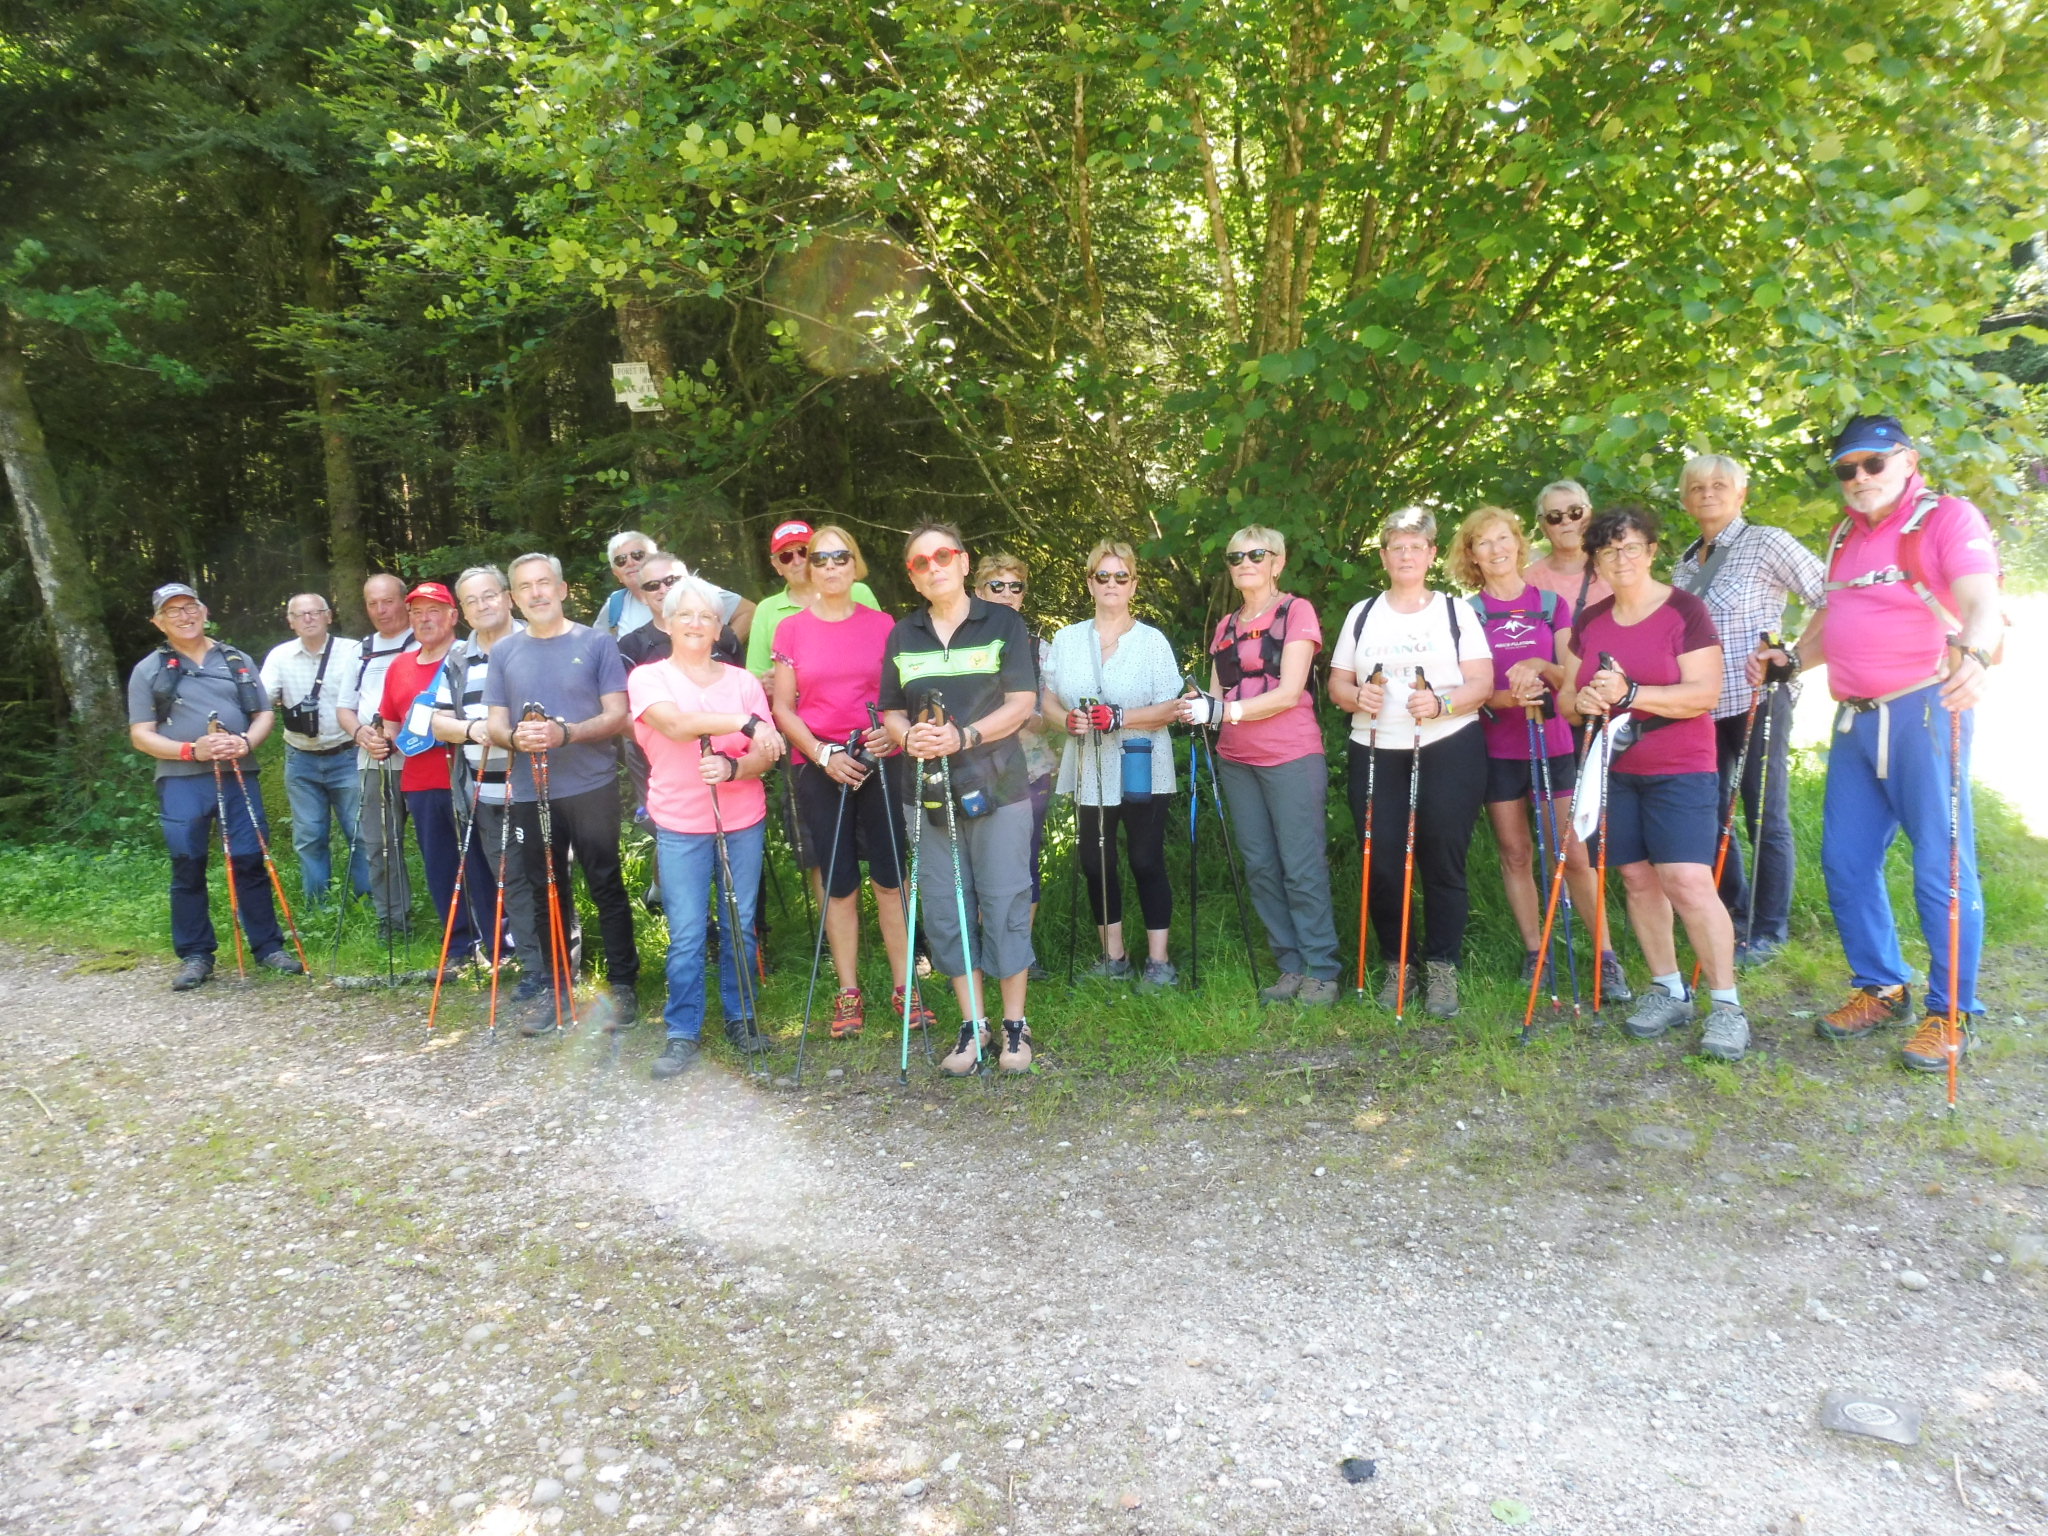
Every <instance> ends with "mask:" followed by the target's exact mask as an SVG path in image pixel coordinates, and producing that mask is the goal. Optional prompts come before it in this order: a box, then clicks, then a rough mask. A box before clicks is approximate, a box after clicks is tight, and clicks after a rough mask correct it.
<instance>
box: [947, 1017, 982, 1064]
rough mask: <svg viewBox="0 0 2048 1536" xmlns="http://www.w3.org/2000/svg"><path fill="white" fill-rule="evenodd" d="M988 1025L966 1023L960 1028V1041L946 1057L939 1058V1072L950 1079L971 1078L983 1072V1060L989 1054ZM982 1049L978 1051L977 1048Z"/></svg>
mask: <svg viewBox="0 0 2048 1536" xmlns="http://www.w3.org/2000/svg"><path fill="white" fill-rule="evenodd" d="M988 1042H989V1034H988V1025H987V1024H985V1023H982V1024H976V1023H971V1022H970V1023H966V1024H962V1025H961V1026H960V1039H959V1040H958V1042H957V1043H955V1045H954V1046H953V1049H952V1050H950V1051H948V1052H947V1053H946V1054H945V1055H944V1056H942V1057H940V1058H939V1070H940V1071H941V1072H944V1073H945V1074H946V1075H947V1076H949V1077H969V1076H972V1075H973V1074H974V1073H976V1072H978V1071H980V1070H981V1064H982V1059H983V1058H984V1057H985V1056H987V1054H988ZM977 1045H979V1047H980V1049H979V1050H977V1049H976V1046H977Z"/></svg>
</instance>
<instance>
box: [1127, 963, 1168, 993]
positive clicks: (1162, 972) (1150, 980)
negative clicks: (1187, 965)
mask: <svg viewBox="0 0 2048 1536" xmlns="http://www.w3.org/2000/svg"><path fill="white" fill-rule="evenodd" d="M1179 985H1180V972H1179V971H1177V970H1175V969H1174V968H1173V962H1172V961H1171V960H1147V961H1146V962H1145V974H1144V975H1143V976H1140V977H1139V978H1138V984H1137V985H1136V986H1134V987H1132V988H1131V990H1132V991H1133V992H1135V993H1137V994H1138V995H1139V996H1140V997H1150V996H1151V995H1152V994H1153V993H1155V992H1166V991H1170V990H1171V989H1172V988H1174V987H1177V986H1179Z"/></svg>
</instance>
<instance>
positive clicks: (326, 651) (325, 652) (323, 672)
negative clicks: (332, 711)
mask: <svg viewBox="0 0 2048 1536" xmlns="http://www.w3.org/2000/svg"><path fill="white" fill-rule="evenodd" d="M333 654H334V636H332V635H329V636H328V637H327V643H326V644H325V645H323V646H322V647H320V670H319V671H317V672H315V673H314V674H313V691H312V692H311V693H309V694H307V695H306V696H305V697H304V698H303V699H301V700H299V702H300V703H301V704H318V703H319V702H320V685H321V684H322V683H324V682H326V681H327V658H328V657H330V656H332V655H333Z"/></svg>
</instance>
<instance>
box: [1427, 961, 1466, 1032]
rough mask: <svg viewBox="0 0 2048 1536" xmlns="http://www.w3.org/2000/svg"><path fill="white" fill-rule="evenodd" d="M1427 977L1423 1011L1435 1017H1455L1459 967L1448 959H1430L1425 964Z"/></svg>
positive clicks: (1456, 1014)
mask: <svg viewBox="0 0 2048 1536" xmlns="http://www.w3.org/2000/svg"><path fill="white" fill-rule="evenodd" d="M1422 969H1423V973H1424V975H1425V976H1426V977H1427V982H1426V984H1425V987H1424V995H1423V999H1422V1011H1423V1012H1424V1013H1426V1014H1428V1015H1429V1016H1430V1017H1431V1018H1433V1019H1455V1018H1456V1017H1457V1016H1458V968H1457V967H1456V966H1455V965H1453V964H1451V962H1450V961H1448V960H1429V961H1425V962H1424V964H1423V967H1422Z"/></svg>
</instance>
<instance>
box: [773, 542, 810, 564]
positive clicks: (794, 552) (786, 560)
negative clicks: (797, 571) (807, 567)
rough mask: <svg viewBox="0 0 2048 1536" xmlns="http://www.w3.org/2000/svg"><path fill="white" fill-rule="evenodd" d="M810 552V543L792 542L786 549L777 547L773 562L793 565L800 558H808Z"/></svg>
mask: <svg viewBox="0 0 2048 1536" xmlns="http://www.w3.org/2000/svg"><path fill="white" fill-rule="evenodd" d="M810 553H811V546H810V545H808V544H792V545H790V547H789V548H788V549H778V550H777V551H776V552H775V563H776V564H777V565H795V564H796V563H797V562H799V561H801V560H807V559H809V558H810Z"/></svg>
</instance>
